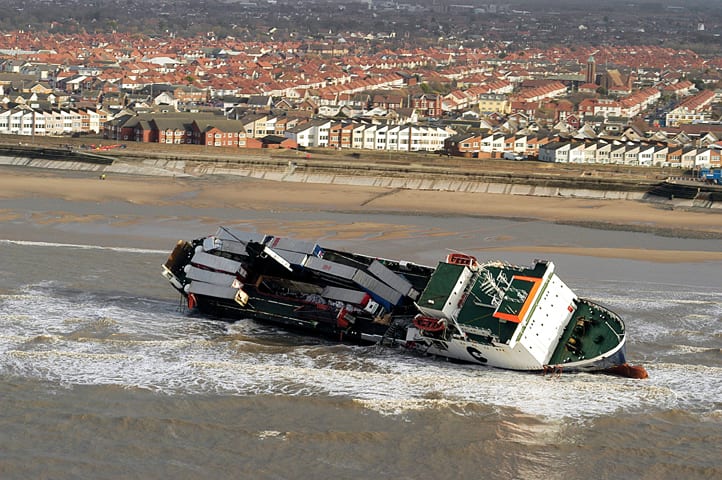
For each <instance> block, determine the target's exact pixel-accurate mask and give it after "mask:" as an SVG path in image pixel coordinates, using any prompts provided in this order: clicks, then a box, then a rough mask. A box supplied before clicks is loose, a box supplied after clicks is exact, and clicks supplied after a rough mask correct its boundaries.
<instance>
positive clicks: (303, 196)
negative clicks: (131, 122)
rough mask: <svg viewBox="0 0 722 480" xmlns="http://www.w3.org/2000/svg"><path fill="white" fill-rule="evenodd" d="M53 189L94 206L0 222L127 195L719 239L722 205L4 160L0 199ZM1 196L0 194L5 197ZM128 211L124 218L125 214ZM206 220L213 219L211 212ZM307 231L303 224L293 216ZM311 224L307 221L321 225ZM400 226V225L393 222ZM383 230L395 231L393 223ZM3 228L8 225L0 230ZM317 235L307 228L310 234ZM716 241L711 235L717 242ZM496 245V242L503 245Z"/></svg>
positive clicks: (14, 214) (659, 257)
mask: <svg viewBox="0 0 722 480" xmlns="http://www.w3.org/2000/svg"><path fill="white" fill-rule="evenodd" d="M3 199H4V200H14V201H15V205H17V204H18V203H17V202H18V201H19V202H22V199H36V200H37V199H47V200H52V199H57V200H62V201H66V202H81V203H87V204H91V205H95V208H94V211H95V212H94V214H81V213H78V212H73V211H64V210H62V207H59V209H58V210H57V211H52V212H50V213H51V215H43V214H42V213H39V212H33V214H32V215H27V212H22V211H21V210H22V209H21V208H17V207H16V208H14V209H13V208H0V229H2V230H6V229H7V228H10V224H11V223H12V228H15V229H17V228H18V224H19V221H20V220H21V219H22V218H23V216H24V218H26V219H29V222H30V223H34V224H38V225H39V224H42V223H43V222H52V223H55V224H58V223H93V222H102V221H103V219H104V205H107V204H109V203H111V202H123V203H126V204H129V205H132V206H136V207H137V211H138V212H142V209H143V207H144V206H165V207H173V208H177V209H178V210H179V211H182V212H184V215H186V216H189V217H190V216H192V215H193V210H199V209H210V208H239V209H245V210H258V211H268V210H270V211H275V210H278V211H284V212H294V211H296V212H309V211H311V212H329V211H334V212H349V213H360V214H361V213H364V212H374V213H396V214H398V213H403V214H408V215H421V214H423V215H428V216H439V217H443V216H451V215H454V216H474V217H482V218H508V219H537V220H541V221H546V222H550V223H559V224H571V225H580V226H590V227H593V228H598V229H604V230H627V231H637V232H647V233H656V234H661V235H664V236H672V237H679V238H682V239H683V238H707V239H722V214H721V213H720V212H716V211H710V212H705V211H682V210H671V209H666V208H665V207H662V206H659V205H655V204H652V203H645V202H635V201H624V200H590V199H579V198H551V197H531V196H511V195H498V194H478V193H474V194H472V193H455V192H437V191H433V192H432V191H417V190H391V189H385V188H378V187H355V186H341V185H320V184H304V183H290V182H272V181H263V180H255V179H248V178H229V177H202V178H166V177H147V176H130V175H110V176H108V177H107V178H106V179H105V180H100V179H99V178H98V177H97V176H96V175H94V174H92V173H81V172H55V171H46V170H35V169H23V168H3V167H0V200H3ZM1 204H2V203H0V205H1ZM132 221H133V220H132V219H130V220H129V222H132ZM210 221H212V220H210ZM334 228H335V230H337V235H338V236H339V238H354V237H355V236H358V235H361V234H362V232H365V233H367V232H368V231H370V230H373V229H374V228H375V225H374V224H373V218H372V217H369V222H368V223H365V224H364V225H363V228H359V225H358V224H355V225H353V226H349V227H348V228H345V229H343V228H342V229H339V227H338V226H335V227H334ZM295 229H296V232H295V233H296V234H299V233H300V234H301V235H302V236H303V226H302V225H296V226H295ZM317 229H318V225H317V224H314V225H310V226H309V230H317ZM396 234H397V235H403V232H397V233H396ZM387 235H391V236H392V237H393V236H394V233H393V232H387ZM3 236H4V237H7V235H3ZM310 236H313V235H312V234H311V232H310V231H309V237H310ZM713 243H715V242H713ZM720 247H721V248H719V249H714V248H713V249H712V250H711V251H689V250H684V251H681V250H680V251H677V250H653V249H647V248H644V246H640V248H582V247H578V248H572V249H570V248H566V247H564V248H562V247H558V246H545V245H528V246H514V247H503V249H504V250H507V251H508V250H514V249H516V250H519V249H524V250H525V251H538V252H542V253H566V254H573V255H582V256H597V257H606V258H634V259H638V260H639V259H644V260H649V261H655V262H702V261H720V260H722V240H721V241H720ZM499 249H502V248H501V247H500V248H499Z"/></svg>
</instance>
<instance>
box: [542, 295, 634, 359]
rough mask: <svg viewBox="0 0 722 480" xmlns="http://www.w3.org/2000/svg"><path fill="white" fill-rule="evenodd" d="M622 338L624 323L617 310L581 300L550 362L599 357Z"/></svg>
mask: <svg viewBox="0 0 722 480" xmlns="http://www.w3.org/2000/svg"><path fill="white" fill-rule="evenodd" d="M623 338H624V325H623V324H622V321H621V319H620V318H619V317H617V315H616V314H614V313H612V312H610V311H609V310H607V309H605V308H602V307H600V306H598V305H595V304H593V303H591V302H588V301H586V300H580V301H579V302H578V304H577V309H576V311H575V312H574V315H573V317H572V319H571V321H570V322H569V323H568V324H567V326H566V328H565V329H564V332H563V333H562V336H561V339H560V340H559V344H558V345H557V348H556V349H555V350H554V353H552V356H551V358H550V359H549V365H563V364H565V363H570V362H577V361H582V360H586V359H590V358H595V357H598V356H600V355H603V354H604V353H606V352H608V351H610V350H611V349H613V348H614V347H616V346H617V345H618V344H619V342H620V341H621V340H622V339H623Z"/></svg>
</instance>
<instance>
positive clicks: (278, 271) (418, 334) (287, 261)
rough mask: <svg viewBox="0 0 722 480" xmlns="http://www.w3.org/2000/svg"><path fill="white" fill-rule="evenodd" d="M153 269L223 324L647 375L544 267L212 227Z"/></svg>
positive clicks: (518, 365)
mask: <svg viewBox="0 0 722 480" xmlns="http://www.w3.org/2000/svg"><path fill="white" fill-rule="evenodd" d="M162 273H163V276H164V277H166V278H167V279H168V281H169V282H170V283H171V285H172V286H173V287H174V288H175V289H177V290H178V292H180V294H181V295H182V296H183V297H184V301H185V302H187V305H188V307H189V309H191V310H197V311H199V312H201V313H202V314H206V315H210V316H214V317H219V318H222V319H226V320H230V321H236V320H243V319H255V320H258V321H262V322H271V323H274V324H279V325H283V326H285V327H288V328H290V329H294V330H301V331H304V332H307V333H312V334H317V335H323V336H326V337H329V338H333V339H337V340H343V341H356V342H366V343H378V344H383V345H401V346H404V347H406V348H408V349H410V350H414V351H418V352H420V353H423V354H427V355H435V356H440V357H446V358H449V359H452V360H456V361H462V362H467V363H472V364H479V365H487V366H492V367H498V368H505V369H511V370H524V371H543V372H560V371H562V370H563V371H587V372H597V371H602V372H610V373H617V374H621V375H624V376H630V377H636V378H645V377H646V376H647V374H646V372H645V371H644V369H643V368H641V367H632V366H629V365H628V364H627V363H626V358H625V346H626V338H627V336H626V331H625V326H624V322H623V321H622V319H621V318H620V317H619V316H618V315H616V314H615V313H614V312H612V311H611V310H609V309H607V308H605V307H602V306H601V305H598V304H596V303H593V302H591V301H589V300H586V299H582V298H579V297H578V296H577V295H576V294H575V293H574V292H573V291H572V290H571V289H570V288H569V287H568V286H567V285H566V284H565V283H564V282H562V281H561V280H560V279H559V277H558V276H557V275H556V273H555V269H554V264H553V263H552V262H549V261H540V260H537V261H535V262H534V264H533V265H532V266H529V267H523V266H514V265H509V264H506V263H502V262H498V261H492V262H478V261H477V260H476V259H475V258H474V257H472V256H469V255H464V254H460V253H453V254H450V255H448V256H446V258H445V259H444V260H443V261H440V262H439V263H438V265H437V266H436V267H429V266H424V265H419V264H416V263H413V262H407V261H401V260H391V259H386V258H379V257H372V256H368V255H363V254H358V253H350V252H345V251H341V250H337V249H332V248H324V247H321V246H320V245H318V244H316V243H314V242H308V241H301V240H296V239H291V238H285V237H277V236H272V235H263V234H258V233H255V232H246V231H240V230H236V229H232V228H229V227H223V226H222V227H219V228H218V230H217V232H216V233H215V235H209V236H207V237H203V238H199V239H195V240H192V241H185V240H181V241H179V242H178V244H177V245H176V247H175V249H174V250H173V252H172V253H171V255H170V256H169V258H168V260H167V261H166V263H165V264H164V265H163V272H162Z"/></svg>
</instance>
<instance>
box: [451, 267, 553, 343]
mask: <svg viewBox="0 0 722 480" xmlns="http://www.w3.org/2000/svg"><path fill="white" fill-rule="evenodd" d="M546 268H547V267H546V265H545V264H543V263H538V264H536V266H535V268H527V267H517V266H510V265H503V264H499V265H485V266H484V267H483V268H482V270H481V271H480V272H479V275H478V276H477V278H476V279H475V281H474V282H473V284H472V286H471V288H470V289H469V291H468V296H467V298H468V300H467V301H466V302H465V304H464V306H463V307H462V309H461V310H460V311H459V314H458V317H457V322H458V323H459V324H461V325H462V327H472V329H473V330H472V331H477V332H483V331H488V332H489V333H490V334H491V335H493V336H495V337H496V338H497V339H498V340H497V341H498V342H500V343H507V342H508V341H509V340H510V339H511V338H512V336H513V334H514V332H515V331H516V329H517V327H518V326H519V322H518V321H517V319H518V317H519V316H520V314H521V313H522V311H523V309H524V308H525V304H526V300H527V298H528V297H529V296H531V293H532V290H533V289H534V288H535V286H536V283H535V282H534V281H533V279H541V277H542V276H543V275H544V272H545V271H546ZM507 284H508V285H510V288H507V286H506V285H507ZM495 305H499V309H498V312H497V308H496V306H495ZM467 335H469V337H470V338H472V339H473V340H476V341H480V342H485V343H488V342H490V341H491V339H490V338H489V337H488V336H484V335H481V334H476V333H471V332H469V331H467Z"/></svg>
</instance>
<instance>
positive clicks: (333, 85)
mask: <svg viewBox="0 0 722 480" xmlns="http://www.w3.org/2000/svg"><path fill="white" fill-rule="evenodd" d="M50 4H51V5H55V6H58V5H67V4H66V3H63V2H51V3H50ZM109 4H113V5H114V6H115V8H116V10H114V12H116V13H118V12H126V14H127V13H128V12H129V10H128V9H127V4H120V3H114V2H110V1H106V0H100V1H97V2H77V3H75V4H74V5H76V6H77V8H74V9H73V11H72V15H74V16H75V17H78V18H82V19H83V21H82V22H79V21H77V22H75V23H72V22H70V23H67V22H66V23H61V22H59V21H53V22H56V23H53V22H50V24H48V25H47V27H48V28H47V30H43V29H41V28H40V27H34V26H33V25H32V24H28V27H27V28H15V29H14V30H5V31H3V32H2V37H0V69H1V70H2V72H0V94H1V95H2V96H1V97H0V98H1V99H2V106H3V109H2V110H1V111H0V134H3V133H5V134H17V135H34V136H58V135H61V136H62V135H88V134H94V135H99V136H103V137H104V138H106V139H111V140H116V141H135V142H156V143H171V144H201V145H207V146H214V147H225V148H244V149H249V148H310V147H321V148H343V149H349V148H350V149H367V150H368V149H372V150H393V151H433V152H446V153H449V154H451V153H453V154H455V155H463V156H472V157H479V158H481V157H484V156H491V157H492V158H493V157H494V156H501V155H502V154H504V153H509V152H508V151H509V150H510V151H511V153H514V154H518V155H519V156H522V157H524V158H539V159H545V160H547V161H549V160H548V159H549V158H554V160H553V161H572V160H569V159H570V158H572V157H570V156H567V157H566V160H564V159H563V158H561V157H556V156H553V157H551V156H549V155H546V154H542V152H541V148H542V147H543V146H544V145H546V144H559V143H560V142H562V143H564V142H566V141H570V142H574V141H577V142H578V141H583V142H587V143H590V144H591V143H593V142H598V141H601V142H609V141H621V142H628V141H632V142H655V143H669V144H674V145H675V147H674V149H673V150H672V151H675V152H676V151H677V150H676V148H677V145H683V146H687V147H690V148H695V149H709V148H710V146H714V145H716V144H717V143H718V142H720V141H721V140H722V125H721V122H722V95H721V93H722V89H721V88H720V87H722V83H721V82H722V55H720V54H716V53H715V52H716V50H717V49H718V45H717V44H718V43H719V42H718V40H714V39H717V38H718V34H717V33H716V32H717V31H719V28H718V27H719V24H718V23H715V22H717V17H716V16H715V15H719V14H718V13H716V12H709V15H706V16H704V21H702V20H701V18H702V16H701V10H702V9H704V8H705V7H708V6H709V4H708V3H704V2H694V1H693V2H690V4H689V5H686V6H684V7H678V6H676V4H672V3H666V2H656V3H647V4H644V5H642V6H640V5H637V4H628V3H624V4H623V3H622V2H607V3H605V5H607V6H611V7H614V6H619V5H621V6H622V7H623V8H622V7H620V9H615V8H611V7H610V8H607V9H605V8H606V7H605V8H599V9H596V10H594V11H589V9H588V8H587V9H584V8H582V5H581V2H574V1H567V2H552V1H549V2H544V3H530V2H527V4H529V5H532V6H530V8H532V9H535V10H534V11H532V10H525V9H524V5H525V3H524V2H506V3H495V4H488V3H485V4H481V3H474V4H456V3H454V4H451V3H450V2H446V3H442V2H435V1H433V0H431V1H426V2H420V3H413V4H412V3H398V2H377V1H372V2H346V3H335V2H334V3H330V2H318V1H309V2H304V3H302V4H297V3H294V4H291V3H285V2H284V1H283V0H278V1H274V0H272V1H270V2H269V1H262V2H256V3H252V4H251V3H250V2H240V3H236V4H234V5H235V6H236V7H238V8H239V9H240V10H234V9H233V8H231V6H229V5H228V4H221V3H218V2H215V1H207V2H201V3H199V4H197V5H198V6H200V7H201V8H200V9H199V11H200V10H203V11H205V12H208V11H210V10H213V8H215V7H218V6H223V7H224V8H225V9H227V10H223V11H222V12H220V13H219V12H216V14H217V15H220V14H221V13H224V14H225V15H224V18H225V19H227V20H228V19H231V20H232V19H233V18H234V15H236V16H242V17H243V18H248V19H253V22H255V23H253V24H251V23H247V24H245V26H242V25H243V24H241V23H237V24H231V27H233V25H235V26H236V27H237V28H235V31H234V33H237V35H231V34H228V33H227V31H226V33H224V31H225V30H223V31H222V30H221V29H227V28H228V25H226V24H221V23H213V21H212V18H213V17H212V16H209V17H204V16H203V14H202V13H198V14H197V15H194V14H188V15H186V16H185V18H180V17H179V18H176V16H174V14H173V12H176V11H178V9H181V10H182V9H183V8H184V6H187V5H190V4H189V3H187V2H173V3H170V2H168V3H158V4H153V5H151V6H149V7H148V11H147V12H146V13H145V15H143V16H139V17H138V18H139V19H140V23H129V24H127V25H125V24H123V22H117V21H116V20H115V19H116V18H121V17H120V16H117V17H114V16H113V15H111V13H112V12H110V11H108V12H104V13H103V12H101V13H102V15H100V16H99V11H98V10H97V8H98V6H99V5H109ZM34 5H37V0H29V2H27V4H25V6H24V7H22V11H25V10H27V12H26V13H27V14H29V12H31V11H34V10H33V8H34V7H33V6H34ZM46 5H47V4H46ZM552 6H556V7H560V9H561V8H562V7H563V8H564V14H563V15H562V14H561V13H560V12H558V11H555V10H554V9H553V8H552ZM575 9H576V10H575ZM629 9H633V10H634V11H636V12H638V13H640V15H637V16H633V15H630V14H629V12H630V10H629ZM16 10H17V9H16ZM575 12H577V13H575ZM652 12H656V13H655V14H654V15H652ZM642 13H643V14H644V15H642ZM161 14H163V15H161ZM43 15H44V18H45V19H46V20H47V19H48V18H60V17H57V16H56V17H53V13H52V8H51V9H47V10H45V11H44V13H43ZM314 15H315V17H314V18H315V20H313V22H311V23H310V24H303V23H297V24H294V29H293V30H291V29H289V28H288V26H289V25H291V24H292V23H293V21H292V20H293V19H294V18H301V17H303V18H306V17H309V16H314ZM271 17H273V18H271ZM286 17H287V18H286ZM28 18H29V17H28ZM63 18H65V17H63ZM187 18H195V19H196V20H193V22H195V21H200V20H201V19H202V20H203V22H205V23H202V26H203V28H202V29H201V30H202V31H200V32H198V33H193V32H191V31H184V35H177V34H175V28H176V27H179V26H181V24H180V23H174V22H176V20H177V21H186V20H187ZM336 18H342V19H344V20H343V22H339V23H336V24H334V25H335V28H332V29H330V30H324V29H322V28H321V27H320V25H322V24H323V23H324V22H325V21H331V20H333V19H336ZM61 19H62V18H61ZM269 19H275V20H283V22H270V21H269ZM394 19H399V20H400V19H403V22H400V21H399V22H397V21H396V20H394ZM550 19H554V20H555V22H552V21H551V20H550ZM37 20H38V22H40V23H39V25H40V24H42V22H41V20H42V19H40V18H38V19H37ZM151 20H152V21H151ZM99 22H100V23H99ZM113 22H116V23H117V25H115V26H116V27H117V28H112V29H110V30H108V29H107V28H105V27H108V26H112V25H113ZM144 22H145V23H144ZM284 22H285V23H284ZM344 22H345V23H344ZM341 23H344V25H346V26H348V27H349V28H350V27H354V29H353V30H342V29H341V28H340V25H341ZM410 24H413V25H414V26H418V27H419V28H416V29H412V30H413V31H412V30H409V29H408V28H407V27H408V25H410ZM143 25H145V26H146V27H148V28H146V29H145V30H143V31H140V30H139V27H140V26H143ZM276 25H278V26H276ZM389 25H393V26H395V27H398V30H393V31H392V30H388V29H386V27H388V26H389ZM632 25H636V27H635V28H632V29H631V30H630V29H629V26H632ZM239 26H240V27H239ZM150 27H152V28H150ZM304 28H305V29H306V30H303V29H304ZM404 28H407V29H406V30H404ZM674 31H676V32H687V34H689V35H688V36H687V37H685V35H682V34H680V35H676V36H674V40H675V42H676V43H678V44H679V45H672V44H671V41H670V43H669V44H668V43H666V42H659V41H657V42H654V41H649V42H646V40H649V39H655V38H657V39H658V38H660V35H661V36H664V35H667V33H665V32H674ZM153 32H155V33H153ZM304 32H306V33H304ZM669 36H670V38H671V37H672V36H671V34H670V35H669ZM609 38H613V39H614V41H610V42H607V41H606V39H609ZM705 39H712V40H713V41H711V42H707V41H706V40H705ZM643 40H645V41H643ZM702 40H705V41H702ZM715 42H716V43H715ZM682 44H687V45H688V46H687V47H684V48H683V47H682V46H680V45H682ZM698 44H701V45H702V46H703V47H704V48H701V49H699V51H698V50H695V49H694V48H692V47H693V46H694V45H698ZM692 127H694V128H692ZM510 138H511V140H510ZM467 139H476V140H472V141H470V142H466V141H465V140H467ZM565 148H566V147H565ZM575 148H576V147H575ZM575 151H576V150H575ZM595 151H596V150H595ZM599 151H600V152H608V151H609V149H607V148H601V147H600V148H599ZM668 151H669V149H668ZM637 152H638V153H639V152H647V149H640V148H638V149H637ZM639 155H641V154H639ZM639 155H636V156H634V155H631V154H630V156H629V157H626V156H621V157H615V156H614V155H611V156H610V155H604V156H602V157H598V156H597V155H596V153H595V155H591V154H589V155H587V156H584V155H582V156H579V155H578V156H576V157H574V159H575V160H574V161H584V162H592V163H594V162H601V163H614V162H622V163H625V164H634V165H652V164H659V165H674V166H682V165H683V164H684V165H686V164H687V163H689V162H691V164H692V165H693V166H696V162H698V157H697V156H694V155H692V154H688V155H687V157H686V159H687V160H686V162H687V163H684V162H681V160H682V159H683V157H682V156H678V155H676V154H675V155H674V157H675V158H671V156H670V158H667V157H665V158H662V156H659V157H657V159H656V160H655V161H654V162H652V161H651V158H652V157H645V158H644V159H643V158H642V157H640V156H639ZM645 155H646V153H645ZM695 155H696V154H695ZM699 158H700V159H701V160H699V161H701V162H706V163H709V164H711V165H713V166H714V165H716V164H719V155H718V154H714V152H712V153H710V154H709V155H706V156H704V155H703V156H701V157H699ZM580 159H581V160H580Z"/></svg>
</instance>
